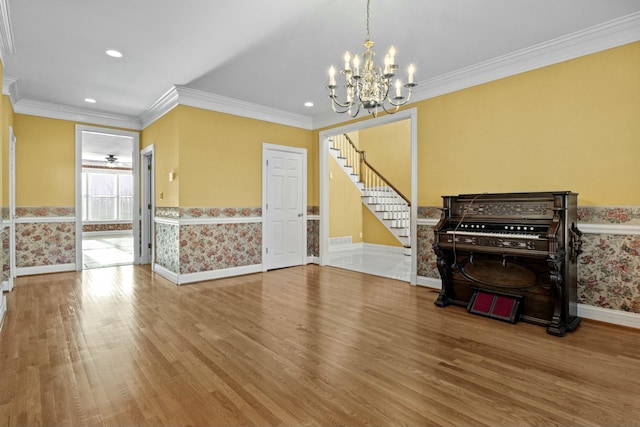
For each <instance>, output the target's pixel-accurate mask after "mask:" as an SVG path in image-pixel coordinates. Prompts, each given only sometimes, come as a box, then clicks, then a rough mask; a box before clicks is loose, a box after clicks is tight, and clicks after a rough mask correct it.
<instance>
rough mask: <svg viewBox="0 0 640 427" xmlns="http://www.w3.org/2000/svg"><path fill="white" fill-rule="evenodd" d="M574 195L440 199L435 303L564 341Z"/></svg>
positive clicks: (574, 243)
mask: <svg viewBox="0 0 640 427" xmlns="http://www.w3.org/2000/svg"><path fill="white" fill-rule="evenodd" d="M577 196H578V195H577V194H576V193H572V192H570V191H553V192H536V193H505V194H488V193H482V194H463V195H458V196H443V207H442V216H441V219H440V221H439V222H438V224H437V225H436V227H435V230H434V233H435V241H434V244H433V249H434V251H435V253H436V255H437V257H438V261H437V265H438V271H439V272H440V276H441V278H442V290H441V292H440V294H439V296H438V299H437V300H436V302H435V304H436V305H438V306H441V307H444V306H447V305H449V304H455V305H462V306H466V307H467V309H468V311H470V312H473V313H477V314H481V315H485V316H488V317H494V318H497V319H501V320H507V321H510V322H512V323H515V322H516V321H518V320H522V321H526V322H530V323H535V324H539V325H543V326H546V327H547V332H548V333H550V334H552V335H557V336H562V335H564V334H565V332H568V331H573V330H574V329H575V328H576V327H577V326H578V325H579V323H580V318H579V317H578V316H577V313H576V307H577V303H576V282H577V257H578V255H579V254H580V252H581V245H582V240H581V234H582V233H581V232H580V231H579V230H578V228H577V224H576V223H577V219H576V216H577Z"/></svg>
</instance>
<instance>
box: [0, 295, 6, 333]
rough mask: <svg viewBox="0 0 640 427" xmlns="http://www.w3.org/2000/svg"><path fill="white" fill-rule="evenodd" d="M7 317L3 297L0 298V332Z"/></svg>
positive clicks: (4, 298)
mask: <svg viewBox="0 0 640 427" xmlns="http://www.w3.org/2000/svg"><path fill="white" fill-rule="evenodd" d="M6 315H7V297H5V296H4V295H1V296H0V331H2V327H3V326H4V319H5V316H6Z"/></svg>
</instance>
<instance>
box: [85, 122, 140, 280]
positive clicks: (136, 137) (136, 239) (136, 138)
mask: <svg viewBox="0 0 640 427" xmlns="http://www.w3.org/2000/svg"><path fill="white" fill-rule="evenodd" d="M83 132H97V133H104V134H110V135H118V136H127V137H130V138H132V141H133V144H132V145H133V147H131V151H132V152H131V162H132V168H133V182H134V183H139V182H140V165H139V156H138V153H139V152H140V133H139V132H133V131H126V130H119V129H110V128H103V127H97V126H85V125H78V124H77V125H76V147H75V148H76V150H75V172H76V173H75V175H76V177H75V178H76V185H75V211H76V271H82V265H83V262H82V133H83ZM132 232H133V248H134V249H133V264H140V187H139V185H134V186H133V225H132ZM136 249H137V250H136Z"/></svg>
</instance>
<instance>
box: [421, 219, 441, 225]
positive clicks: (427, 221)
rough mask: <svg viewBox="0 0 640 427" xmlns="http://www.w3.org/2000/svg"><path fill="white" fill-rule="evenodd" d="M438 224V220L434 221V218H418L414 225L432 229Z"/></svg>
mask: <svg viewBox="0 0 640 427" xmlns="http://www.w3.org/2000/svg"><path fill="white" fill-rule="evenodd" d="M438 222H440V220H439V219H434V218H419V219H417V220H416V223H417V224H418V225H427V226H429V227H434V226H436V225H438Z"/></svg>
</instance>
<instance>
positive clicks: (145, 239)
mask: <svg viewBox="0 0 640 427" xmlns="http://www.w3.org/2000/svg"><path fill="white" fill-rule="evenodd" d="M155 159H156V158H155V147H154V145H153V144H151V145H149V146H148V147H145V148H143V149H142V150H141V151H140V165H141V168H140V192H141V195H140V196H141V200H142V203H141V212H142V213H141V227H142V229H141V233H140V236H141V241H140V263H141V264H152V263H153V259H154V258H155V247H156V245H155V244H154V243H155V233H154V227H153V224H154V217H155V211H156V201H155V197H154V195H155V194H156V192H155V191H156V179H155V170H156V167H155V166H156V164H155V161H156V160H155ZM147 167H151V169H150V170H151V173H147V171H146V168H147ZM147 206H150V207H149V208H147ZM148 245H151V246H149V247H150V248H151V251H148V250H146V247H147V246H148Z"/></svg>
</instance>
